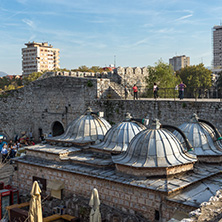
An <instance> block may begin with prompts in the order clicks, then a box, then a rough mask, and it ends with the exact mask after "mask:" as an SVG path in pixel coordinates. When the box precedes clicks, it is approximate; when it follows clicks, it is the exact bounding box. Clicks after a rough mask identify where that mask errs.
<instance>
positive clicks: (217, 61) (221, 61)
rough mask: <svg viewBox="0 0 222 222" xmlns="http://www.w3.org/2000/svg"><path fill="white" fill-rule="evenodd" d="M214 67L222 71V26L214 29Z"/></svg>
mask: <svg viewBox="0 0 222 222" xmlns="http://www.w3.org/2000/svg"><path fill="white" fill-rule="evenodd" d="M213 67H214V69H222V26H221V25H218V26H214V27H213Z"/></svg>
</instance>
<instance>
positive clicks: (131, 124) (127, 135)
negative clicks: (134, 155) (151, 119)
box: [90, 114, 146, 153]
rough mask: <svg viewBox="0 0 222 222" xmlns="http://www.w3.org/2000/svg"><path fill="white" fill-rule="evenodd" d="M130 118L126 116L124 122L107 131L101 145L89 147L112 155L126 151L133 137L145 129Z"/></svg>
mask: <svg viewBox="0 0 222 222" xmlns="http://www.w3.org/2000/svg"><path fill="white" fill-rule="evenodd" d="M131 118H132V117H131V116H130V115H129V114H127V116H126V120H124V121H123V122H121V123H118V124H116V125H114V126H113V127H111V128H110V129H109V131H108V132H107V133H106V135H105V138H104V141H103V142H102V143H100V144H97V145H93V146H90V147H92V148H95V149H99V150H103V151H108V152H112V153H114V152H123V151H126V149H127V148H128V146H129V143H130V141H131V140H132V139H133V137H134V136H135V135H136V134H138V133H139V132H140V131H142V130H145V129H146V127H145V126H144V125H143V124H141V123H139V122H136V121H132V120H131Z"/></svg>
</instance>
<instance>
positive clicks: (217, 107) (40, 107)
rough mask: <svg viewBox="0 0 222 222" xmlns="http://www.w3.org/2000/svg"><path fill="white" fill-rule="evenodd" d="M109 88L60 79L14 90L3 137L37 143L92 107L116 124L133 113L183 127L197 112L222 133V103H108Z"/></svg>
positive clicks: (0, 124)
mask: <svg viewBox="0 0 222 222" xmlns="http://www.w3.org/2000/svg"><path fill="white" fill-rule="evenodd" d="M89 81H90V82H91V83H92V86H91V87H89V86H88V83H89ZM108 85H109V80H108V79H86V78H75V77H65V76H57V77H50V78H47V79H43V80H39V81H35V82H33V83H32V84H30V85H28V86H25V87H24V88H22V89H19V90H14V91H12V92H11V93H9V95H6V96H5V97H0V106H1V115H0V133H5V134H6V135H7V136H8V137H9V138H14V136H15V135H16V134H20V133H21V132H22V131H26V132H29V131H32V133H33V136H34V138H35V139H36V140H37V139H38V138H39V128H41V129H42V131H43V133H49V132H51V131H52V127H53V124H54V123H55V121H58V122H60V123H61V124H62V126H63V127H64V129H66V127H67V125H68V124H69V123H70V122H71V121H73V120H74V119H75V118H77V117H79V116H80V115H81V114H83V112H84V111H85V109H86V108H87V106H89V105H90V106H91V108H92V109H93V111H96V112H97V111H103V112H104V114H105V118H106V119H107V120H108V121H109V122H110V123H112V124H114V123H117V122H120V121H122V120H124V118H125V113H126V112H130V113H131V114H132V116H133V117H134V118H144V117H146V116H148V117H149V118H158V119H160V122H161V123H162V124H171V125H174V126H179V125H180V124H182V123H184V122H186V121H188V120H189V118H190V116H191V115H192V114H193V113H194V112H195V113H197V114H198V116H199V117H200V118H201V119H205V120H208V121H210V122H211V123H212V124H214V125H215V126H216V127H217V128H218V129H219V131H220V132H222V124H221V123H222V115H221V114H222V103H221V102H214V101H213V100H212V101H211V102H195V101H167V100H164V101H158V100H157V101H155V100H142V99H140V100H136V101H134V100H106V99H103V97H104V96H105V94H106V92H107V91H108V90H107V89H108ZM101 98H102V99H101Z"/></svg>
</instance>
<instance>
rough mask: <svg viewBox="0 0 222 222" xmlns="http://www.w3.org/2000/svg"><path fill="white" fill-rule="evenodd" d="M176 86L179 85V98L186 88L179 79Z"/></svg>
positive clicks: (182, 96)
mask: <svg viewBox="0 0 222 222" xmlns="http://www.w3.org/2000/svg"><path fill="white" fill-rule="evenodd" d="M178 87H179V98H180V100H181V99H183V98H184V88H186V87H187V86H186V85H185V84H184V83H183V81H181V83H180V84H179V86H178Z"/></svg>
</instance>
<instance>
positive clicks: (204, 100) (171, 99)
mask: <svg viewBox="0 0 222 222" xmlns="http://www.w3.org/2000/svg"><path fill="white" fill-rule="evenodd" d="M114 100H116V99H114ZM123 100H124V99H123ZM127 100H133V99H127ZM138 100H146V101H147V100H148V101H178V102H179V101H180V102H222V98H221V99H194V98H184V99H182V100H180V99H178V98H175V99H174V98H158V99H153V98H139V99H138Z"/></svg>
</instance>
